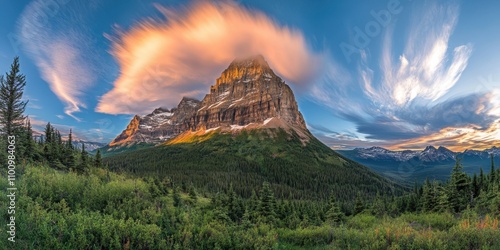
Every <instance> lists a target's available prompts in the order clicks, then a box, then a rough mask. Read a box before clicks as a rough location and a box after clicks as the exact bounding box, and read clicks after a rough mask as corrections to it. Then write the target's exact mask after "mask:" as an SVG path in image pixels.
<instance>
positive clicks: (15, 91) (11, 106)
mask: <svg viewBox="0 0 500 250" xmlns="http://www.w3.org/2000/svg"><path fill="white" fill-rule="evenodd" d="M25 85H26V77H25V76H24V75H23V74H21V73H20V69H19V57H15V58H14V62H13V63H12V65H11V66H10V72H8V73H6V74H5V78H4V77H3V76H0V129H1V131H2V132H4V133H5V134H6V135H19V132H20V130H21V129H22V127H23V125H24V120H25V117H24V115H23V113H24V109H25V108H26V104H27V103H28V102H27V101H23V100H22V97H23V91H24V86H25Z"/></svg>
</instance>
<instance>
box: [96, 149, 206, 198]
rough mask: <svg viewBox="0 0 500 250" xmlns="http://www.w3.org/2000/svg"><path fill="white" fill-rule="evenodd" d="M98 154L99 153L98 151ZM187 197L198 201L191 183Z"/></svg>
mask: <svg viewBox="0 0 500 250" xmlns="http://www.w3.org/2000/svg"><path fill="white" fill-rule="evenodd" d="M97 153H99V149H98V150H97ZM99 156H100V153H99ZM96 161H97V154H96ZM189 198H190V199H191V201H192V202H193V204H195V203H196V202H197V201H198V195H197V194H196V190H195V189H194V186H193V184H191V185H190V186H189Z"/></svg>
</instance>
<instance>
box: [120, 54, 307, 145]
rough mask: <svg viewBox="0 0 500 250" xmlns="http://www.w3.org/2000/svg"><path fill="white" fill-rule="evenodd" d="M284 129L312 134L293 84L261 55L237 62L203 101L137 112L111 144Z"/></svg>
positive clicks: (300, 133) (305, 134) (156, 141)
mask: <svg viewBox="0 0 500 250" xmlns="http://www.w3.org/2000/svg"><path fill="white" fill-rule="evenodd" d="M273 127H281V128H285V129H286V130H288V131H291V130H294V131H296V132H298V134H299V135H300V136H301V137H302V138H303V139H304V140H306V141H307V140H308V138H309V136H310V133H309V131H308V130H307V128H306V125H305V122H304V118H303V117H302V114H301V113H300V112H299V109H298V106H297V102H296V101H295V97H294V95H293V92H292V90H291V89H290V87H289V86H288V85H287V84H286V83H285V82H284V81H283V80H282V79H281V78H280V77H278V76H277V75H276V74H275V73H274V72H273V70H272V69H271V68H270V67H269V65H268V64H267V62H266V61H265V59H264V58H263V57H262V56H260V55H259V56H254V57H250V58H245V59H243V60H240V59H236V60H234V61H233V62H232V63H231V64H230V65H229V67H228V68H227V69H226V70H224V71H223V72H222V74H221V76H220V77H219V78H218V79H217V80H216V82H215V85H213V86H211V87H210V93H209V94H207V95H206V96H205V98H203V100H202V101H201V102H200V101H198V100H195V99H191V98H186V97H184V98H183V99H182V100H181V102H180V103H179V105H178V106H177V108H174V109H172V110H168V109H164V108H158V109H156V110H154V111H153V112H152V113H151V114H149V115H146V116H137V115H136V116H134V118H133V119H132V121H131V122H130V124H129V125H128V126H127V128H126V129H125V130H124V131H123V132H122V133H121V134H120V135H118V136H117V137H116V138H115V139H114V140H113V141H112V142H111V143H110V146H116V145H123V144H128V143H137V142H147V143H160V142H163V141H166V140H168V139H171V138H173V137H176V136H178V135H179V134H181V133H184V132H186V131H200V130H210V129H214V128H221V131H222V132H227V131H231V132H232V133H234V132H235V131H238V130H243V129H256V128H273Z"/></svg>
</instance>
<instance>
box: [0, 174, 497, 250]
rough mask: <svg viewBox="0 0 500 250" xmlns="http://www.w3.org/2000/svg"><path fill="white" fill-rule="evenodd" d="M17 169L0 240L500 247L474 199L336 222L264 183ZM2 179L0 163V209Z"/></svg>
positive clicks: (149, 245) (58, 245)
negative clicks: (218, 187)
mask: <svg viewBox="0 0 500 250" xmlns="http://www.w3.org/2000/svg"><path fill="white" fill-rule="evenodd" d="M18 174H19V176H18V181H17V184H16V185H17V187H18V190H19V193H18V196H17V204H18V208H17V210H16V238H15V241H16V242H15V243H12V242H8V241H7V238H8V235H7V232H6V226H5V225H6V224H7V223H8V217H7V215H6V213H5V212H2V213H3V214H2V217H1V219H0V224H2V229H1V230H0V239H1V240H0V241H1V242H2V244H0V249H500V230H499V227H498V226H499V225H498V219H499V217H498V214H497V215H494V214H484V215H479V214H477V213H476V212H474V211H473V210H471V209H467V210H465V211H463V212H462V213H461V214H456V215H455V214H450V213H403V214H400V215H395V216H389V215H376V214H374V213H373V212H371V211H372V210H370V209H365V211H364V212H361V213H359V214H357V215H355V216H347V217H343V218H340V217H339V221H337V222H334V221H335V220H334V221H332V220H329V219H328V218H330V217H331V216H329V215H328V214H329V211H325V209H319V210H317V209H316V210H315V209H314V208H313V207H314V206H313V207H308V206H306V205H304V204H301V203H297V204H298V205H293V204H295V203H294V202H293V201H278V202H276V201H273V200H272V194H270V193H269V190H267V191H266V190H265V189H266V187H265V185H264V186H263V188H262V189H264V190H261V192H260V195H259V196H260V197H259V198H258V200H254V201H253V200H252V199H250V200H242V199H240V198H238V197H235V196H234V195H233V193H231V192H229V193H227V194H218V195H215V196H212V195H210V194H204V193H203V192H199V193H198V192H196V191H195V190H193V189H192V188H190V187H182V188H181V187H177V188H173V185H172V183H158V182H156V181H154V180H152V179H148V178H146V179H139V178H130V177H125V176H123V175H119V174H115V173H111V172H108V171H107V170H104V169H98V168H93V169H90V170H89V171H88V172H87V173H86V174H83V175H78V174H76V173H71V172H61V171H57V170H54V169H51V168H48V167H45V166H39V165H38V166H33V165H28V166H26V167H24V168H22V169H19V170H18ZM6 188H7V178H6V174H5V171H3V172H2V174H1V176H0V197H1V198H0V201H1V202H0V207H2V211H5V210H4V209H3V208H5V207H6V206H7V201H8V200H7V196H6V195H7V194H6ZM184 189H185V190H184ZM208 197H210V198H208ZM266 197H267V198H271V199H269V200H268V201H269V203H267V201H266V199H267V198H266ZM255 202H258V203H259V204H255ZM307 203H312V202H307ZM267 205H269V209H267V208H266V206H267ZM318 206H319V205H318ZM290 209H291V210H290ZM289 211H293V212H291V213H290V212H289ZM317 211H320V212H317ZM321 211H323V212H321ZM266 213H268V214H266Z"/></svg>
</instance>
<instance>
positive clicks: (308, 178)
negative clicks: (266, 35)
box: [103, 129, 403, 206]
mask: <svg viewBox="0 0 500 250" xmlns="http://www.w3.org/2000/svg"><path fill="white" fill-rule="evenodd" d="M271 134H272V135H273V136H271ZM103 150H104V149H103ZM103 163H104V164H105V165H108V166H109V168H110V170H112V171H116V172H123V171H125V172H128V173H132V174H134V175H135V176H137V175H138V176H159V177H168V178H171V179H175V180H176V181H177V182H179V183H192V184H193V185H194V186H195V188H196V189H197V190H205V191H207V192H210V193H217V192H221V191H223V190H228V188H229V185H230V183H232V184H233V190H234V192H235V193H236V194H237V195H239V196H242V197H243V198H248V197H250V195H251V192H252V190H256V189H258V188H259V187H260V186H261V185H262V183H263V182H269V183H270V184H271V188H272V191H273V193H274V195H275V197H276V198H286V199H310V200H326V199H327V198H328V197H329V194H330V192H331V190H335V195H336V197H337V198H338V199H339V201H341V202H345V203H348V206H352V205H353V204H352V202H353V199H352V197H354V196H355V195H356V194H357V193H358V191H360V192H361V194H362V196H363V199H367V200H369V199H371V197H373V196H375V194H376V193H377V192H380V194H384V195H385V194H392V193H393V192H394V193H395V194H399V193H402V192H403V188H402V187H401V186H399V185H397V184H395V183H392V182H390V181H388V180H386V179H384V178H382V177H380V176H379V175H377V174H375V173H373V172H372V171H370V170H369V169H367V168H366V167H364V166H361V165H359V164H357V163H355V162H352V161H350V160H348V159H346V158H344V157H342V156H340V155H338V154H337V153H335V152H334V151H332V150H331V149H330V148H328V147H326V146H325V145H324V144H322V143H321V142H319V141H318V140H316V139H314V138H312V139H311V140H310V141H309V142H308V143H307V144H306V145H303V144H302V142H301V141H300V138H299V137H298V136H297V135H296V134H292V135H290V134H288V133H287V132H285V131H284V130H282V129H265V130H255V131H250V132H242V133H241V134H238V135H229V134H214V135H213V136H212V137H210V138H209V139H207V140H205V141H203V142H200V143H196V142H195V143H184V144H174V145H166V146H158V147H152V148H147V149H140V150H135V151H131V152H126V153H121V154H115V155H111V156H109V155H107V154H105V155H104V158H103Z"/></svg>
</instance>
